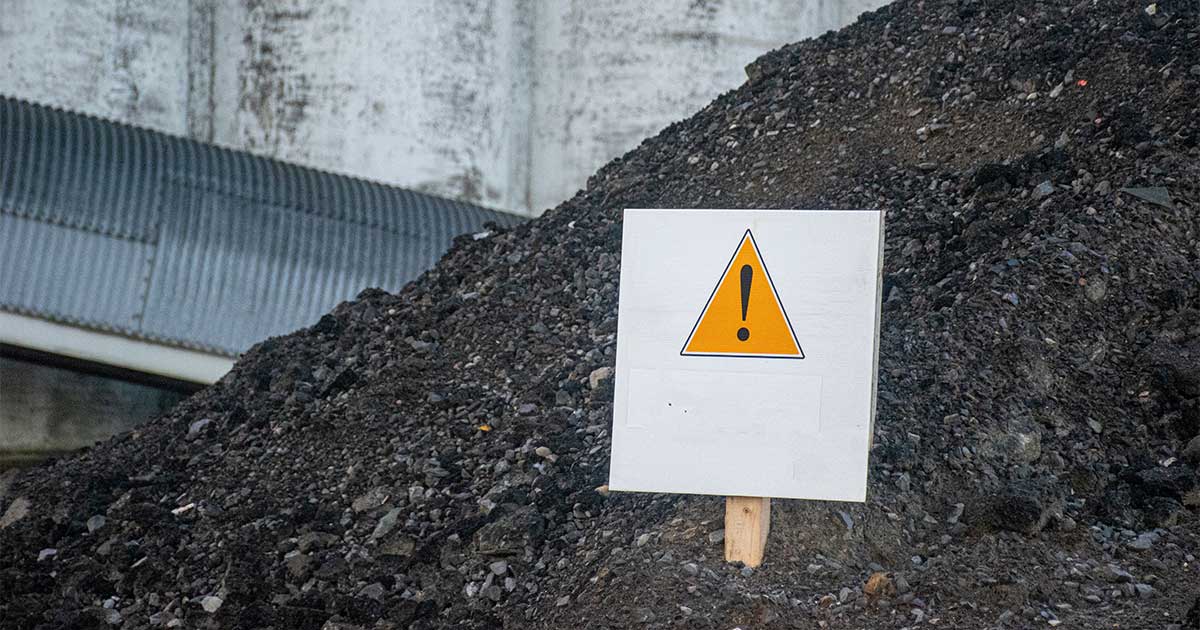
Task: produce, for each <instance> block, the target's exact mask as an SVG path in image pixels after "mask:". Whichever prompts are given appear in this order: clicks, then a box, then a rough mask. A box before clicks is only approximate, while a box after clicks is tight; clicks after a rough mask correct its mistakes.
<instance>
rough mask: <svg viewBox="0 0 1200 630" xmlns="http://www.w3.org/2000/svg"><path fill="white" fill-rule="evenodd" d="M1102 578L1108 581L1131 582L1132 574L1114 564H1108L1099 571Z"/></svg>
mask: <svg viewBox="0 0 1200 630" xmlns="http://www.w3.org/2000/svg"><path fill="white" fill-rule="evenodd" d="M1101 575H1103V577H1104V579H1106V580H1108V581H1109V582H1118V583H1119V582H1132V581H1133V575H1131V574H1130V573H1129V572H1128V571H1126V570H1124V569H1122V568H1121V567H1118V566H1117V565H1115V564H1109V565H1106V566H1105V567H1104V569H1103V570H1102V571H1101Z"/></svg>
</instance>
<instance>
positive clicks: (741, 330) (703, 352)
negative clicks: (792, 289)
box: [679, 230, 804, 359]
mask: <svg viewBox="0 0 1200 630" xmlns="http://www.w3.org/2000/svg"><path fill="white" fill-rule="evenodd" d="M679 353H680V354H682V355H685V356H729V357H759V358H772V359H803V358H804V351H803V350H802V349H801V348H800V343H799V342H798V341H796V333H795V331H794V330H792V324H791V322H790V321H788V316H787V311H786V310H785V309H784V307H783V302H782V301H781V300H780V298H779V292H778V291H777V290H776V289H775V283H774V281H772V279H771V272H770V271H768V270H767V266H766V264H765V263H763V257H762V253H761V252H760V251H759V250H758V244H757V243H756V242H755V241H754V234H752V233H751V232H750V230H746V232H745V234H743V235H742V238H741V242H740V243H739V244H738V247H737V249H736V250H734V252H733V257H732V258H730V259H729V264H727V265H726V266H725V272H724V273H723V274H722V275H721V279H720V280H719V281H718V282H717V286H716V288H714V289H713V291H712V295H710V296H709V298H708V303H707V304H705V305H704V310H703V311H701V313H700V317H699V318H698V319H697V320H696V325H695V326H693V327H692V332H691V334H690V335H688V339H687V342H685V343H684V344H683V349H682V350H680V352H679Z"/></svg>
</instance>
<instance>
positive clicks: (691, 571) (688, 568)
mask: <svg viewBox="0 0 1200 630" xmlns="http://www.w3.org/2000/svg"><path fill="white" fill-rule="evenodd" d="M683 572H684V573H685V574H687V575H688V576H690V577H696V576H697V575H699V574H700V567H698V566H696V563H695V562H689V563H687V564H685V565H683Z"/></svg>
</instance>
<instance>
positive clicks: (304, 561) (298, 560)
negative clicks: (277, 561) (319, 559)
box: [283, 551, 313, 579]
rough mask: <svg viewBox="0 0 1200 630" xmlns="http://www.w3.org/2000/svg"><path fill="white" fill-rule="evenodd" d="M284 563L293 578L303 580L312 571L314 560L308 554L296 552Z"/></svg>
mask: <svg viewBox="0 0 1200 630" xmlns="http://www.w3.org/2000/svg"><path fill="white" fill-rule="evenodd" d="M283 563H284V565H285V566H287V570H288V573H290V574H292V577H294V578H298V579H303V578H305V577H307V576H308V574H309V572H310V571H312V565H313V558H312V556H310V555H308V554H305V553H300V552H298V551H296V552H293V553H292V554H291V555H289V556H287V557H286V558H285V559H284V561H283Z"/></svg>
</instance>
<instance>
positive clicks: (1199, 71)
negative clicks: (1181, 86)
mask: <svg viewBox="0 0 1200 630" xmlns="http://www.w3.org/2000/svg"><path fill="white" fill-rule="evenodd" d="M1188 72H1189V73H1191V75H1192V76H1194V77H1200V64H1196V65H1194V66H1192V68H1191V70H1188Z"/></svg>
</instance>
